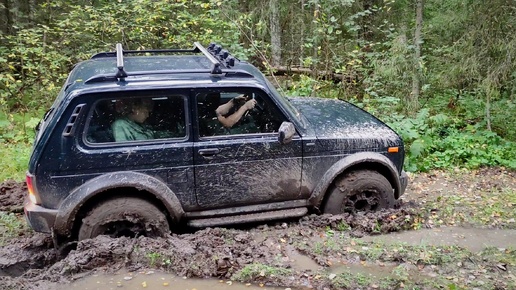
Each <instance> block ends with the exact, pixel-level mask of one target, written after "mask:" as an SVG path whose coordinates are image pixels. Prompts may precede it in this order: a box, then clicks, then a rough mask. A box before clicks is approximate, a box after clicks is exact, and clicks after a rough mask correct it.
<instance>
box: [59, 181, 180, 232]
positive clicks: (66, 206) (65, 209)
mask: <svg viewBox="0 0 516 290" xmlns="http://www.w3.org/2000/svg"><path fill="white" fill-rule="evenodd" d="M119 187H133V188H137V189H139V190H145V191H148V192H150V193H151V194H153V195H154V196H155V197H156V198H157V199H158V200H160V201H161V202H162V203H163V204H164V205H165V207H166V209H167V211H168V214H169V215H170V216H171V217H172V218H173V220H175V221H179V220H180V219H181V218H182V217H183V216H184V213H185V212H184V210H183V207H182V206H181V203H180V202H179V199H178V198H177V196H176V195H175V194H174V192H172V190H170V188H169V187H168V186H166V184H165V183H163V182H162V181H160V180H159V179H157V178H154V177H152V176H149V175H145V174H142V173H138V172H132V171H129V172H127V171H121V172H113V173H109V174H104V175H101V176H98V177H96V178H93V179H91V180H89V181H87V182H86V183H84V184H83V185H82V186H80V187H78V188H76V189H75V190H74V191H72V193H70V195H68V196H67V197H66V199H65V200H63V202H62V203H61V204H60V206H59V211H58V215H57V217H56V221H55V224H54V228H55V230H56V232H58V233H60V234H62V235H70V231H71V228H72V225H73V222H74V220H75V216H76V214H77V213H78V212H79V210H80V208H81V207H82V206H83V205H84V204H85V203H86V202H87V201H88V200H89V199H91V198H92V197H94V196H96V195H97V194H101V193H102V192H104V191H106V190H109V189H114V188H119Z"/></svg>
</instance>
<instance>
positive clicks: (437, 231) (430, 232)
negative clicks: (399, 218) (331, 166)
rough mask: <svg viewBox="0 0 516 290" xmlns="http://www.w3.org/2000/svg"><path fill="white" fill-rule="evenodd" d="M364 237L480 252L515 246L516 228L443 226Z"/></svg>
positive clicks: (371, 239)
mask: <svg viewBox="0 0 516 290" xmlns="http://www.w3.org/2000/svg"><path fill="white" fill-rule="evenodd" d="M363 239H364V240H365V241H382V242H385V243H406V244H409V245H429V244H431V245H441V246H459V247H462V248H465V249H468V250H470V251H472V252H478V251H481V250H482V249H484V248H486V247H497V248H510V247H511V248H515V247H516V230H500V229H478V228H460V227H441V228H434V229H422V230H418V231H407V232H397V233H390V234H386V235H382V236H366V237H364V238H363Z"/></svg>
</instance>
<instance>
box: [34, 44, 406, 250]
mask: <svg viewBox="0 0 516 290" xmlns="http://www.w3.org/2000/svg"><path fill="white" fill-rule="evenodd" d="M251 100H253V101H252V105H250V106H249V107H248V109H246V110H244V111H245V114H241V116H240V119H238V122H236V124H234V126H221V125H220V124H218V123H219V120H220V119H219V117H221V115H220V114H218V113H216V112H218V110H219V107H220V105H224V104H226V105H227V104H231V105H232V108H231V110H226V112H225V113H227V114H228V115H229V114H231V113H232V112H230V111H233V112H236V111H237V110H238V109H239V108H240V106H241V105H245V103H247V102H249V101H251ZM241 103H243V104H241ZM136 104H140V105H142V104H146V107H145V113H141V114H144V115H145V117H143V118H142V120H143V121H142V122H140V123H141V124H139V125H138V128H136V129H135V128H133V127H134V126H136V125H134V124H136V123H135V122H132V123H131V122H130V120H129V119H128V116H130V115H129V114H137V113H136V112H135V111H134V106H135V105H136ZM131 105H132V107H131ZM252 107H254V108H252ZM251 108H252V109H251ZM138 114H139V113H138ZM228 118H229V117H228ZM120 120H121V121H120ZM140 121H141V120H140ZM129 123H130V124H132V125H130V126H129V125H128V124H129ZM133 123H134V124H133ZM133 125H134V126H133ZM131 126H133V127H131ZM133 129H134V130H136V131H138V132H137V133H134V131H131V130H133ZM144 130H148V131H146V132H144ZM149 132H150V133H149ZM133 135H135V136H137V137H134V136H133ZM128 136H129V137H130V136H133V137H134V138H133V137H131V138H133V139H131V138H129V137H128ZM138 136H139V137H138ZM403 161H404V147H403V141H402V140H401V138H400V137H399V136H398V135H397V134H396V133H395V132H394V131H393V130H391V129H390V128H389V127H388V126H386V125H385V124H384V123H382V122H381V121H379V120H378V119H376V118H375V117H373V116H372V115H370V114H368V113H366V112H365V111H363V110H361V109H360V108H358V107H356V106H354V105H352V104H350V103H347V102H344V101H340V100H334V99H318V98H304V97H299V98H286V97H284V96H282V94H280V93H279V92H278V91H277V90H276V89H275V87H274V86H273V85H272V84H271V83H270V82H269V81H268V80H267V79H266V78H265V77H264V75H263V74H262V73H261V72H260V71H259V70H258V69H257V68H256V67H254V66H253V65H251V64H250V63H247V62H245V61H240V60H238V59H236V58H234V57H233V56H231V55H230V54H229V53H228V51H226V50H224V49H222V48H221V47H220V46H219V45H215V44H210V45H209V46H208V47H206V48H205V47H203V46H202V45H201V44H199V43H195V44H194V48H193V49H169V50H146V51H139V50H138V51H124V50H123V49H122V46H121V45H120V44H117V46H116V51H115V52H104V53H99V54H96V55H94V56H93V57H92V58H91V59H89V60H86V61H84V62H81V63H79V64H77V65H76V66H75V68H74V69H73V70H72V72H71V73H70V75H69V77H68V79H67V80H66V83H65V84H64V86H63V88H62V89H61V91H60V93H59V95H58V96H57V99H56V100H55V102H54V104H53V105H52V107H51V108H50V110H48V112H47V113H46V114H45V116H44V118H43V119H42V120H41V122H40V125H39V126H38V128H37V136H36V139H35V142H34V147H33V150H32V155H31V158H30V163H29V168H28V173H27V184H28V189H29V193H28V198H27V200H26V203H25V214H26V217H27V220H28V222H29V223H30V225H31V226H32V228H33V229H34V230H36V231H38V232H46V233H52V234H53V237H54V238H55V242H56V243H60V242H62V241H64V240H68V239H72V240H75V239H79V240H81V239H86V238H92V237H95V236H97V235H100V234H107V235H114V236H120V235H130V236H135V235H147V236H156V235H163V234H166V233H168V232H170V231H171V230H172V231H174V229H177V228H179V227H180V226H187V227H194V228H195V227H211V226H219V225H231V224H240V223H246V222H260V221H268V220H274V219H284V218H291V217H300V216H303V215H305V214H307V213H308V212H316V213H331V214H338V213H342V212H346V211H351V212H354V211H373V210H378V209H381V208H389V207H392V206H394V205H395V203H396V201H397V199H398V198H399V197H400V196H401V195H402V194H403V193H404V191H405V188H406V185H407V177H406V174H405V173H404V171H403V170H402V167H403Z"/></svg>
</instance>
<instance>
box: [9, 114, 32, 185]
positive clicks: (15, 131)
mask: <svg viewBox="0 0 516 290" xmlns="http://www.w3.org/2000/svg"><path fill="white" fill-rule="evenodd" d="M41 115H42V113H41V112H34V113H33V114H31V115H29V114H22V113H17V114H6V113H5V112H2V111H0V143H2V146H0V161H1V163H2V170H1V171H0V182H2V181H5V180H8V179H13V180H16V181H22V180H23V179H24V178H25V172H26V171H27V165H28V163H29V156H30V151H31V148H32V140H34V130H33V128H34V127H35V126H36V125H37V123H38V121H39V118H36V117H34V116H41Z"/></svg>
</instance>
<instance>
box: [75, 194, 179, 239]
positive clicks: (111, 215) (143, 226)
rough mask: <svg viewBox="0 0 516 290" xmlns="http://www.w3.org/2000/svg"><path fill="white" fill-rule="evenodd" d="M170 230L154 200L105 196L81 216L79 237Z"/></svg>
mask: <svg viewBox="0 0 516 290" xmlns="http://www.w3.org/2000/svg"><path fill="white" fill-rule="evenodd" d="M169 232H170V228H169V225H168V221H167V218H166V216H165V214H163V212H161V211H160V210H159V208H158V207H156V206H155V205H154V204H152V203H150V202H147V201H145V200H142V199H139V198H136V197H120V198H114V199H110V200H106V201H103V202H101V203H100V204H98V205H97V206H95V207H94V208H93V209H92V210H90V211H89V212H88V214H87V215H86V217H85V218H84V219H83V220H82V224H81V227H80V229H79V235H78V239H79V241H80V240H84V239H90V238H94V237H96V236H98V235H109V236H112V237H121V236H129V237H136V236H142V235H143V236H148V237H158V236H165V235H166V234H167V233H169Z"/></svg>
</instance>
